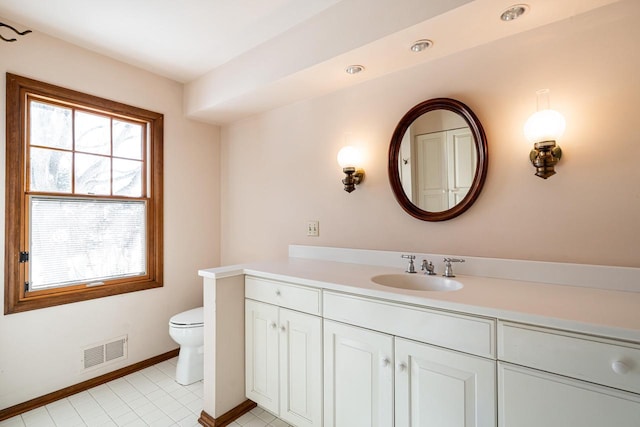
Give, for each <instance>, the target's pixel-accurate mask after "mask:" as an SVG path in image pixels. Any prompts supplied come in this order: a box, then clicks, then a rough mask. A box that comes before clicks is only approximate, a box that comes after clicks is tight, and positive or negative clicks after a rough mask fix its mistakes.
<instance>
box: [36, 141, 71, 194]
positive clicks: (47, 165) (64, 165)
mask: <svg viewBox="0 0 640 427" xmlns="http://www.w3.org/2000/svg"><path fill="white" fill-rule="evenodd" d="M29 153H30V155H29V166H30V168H31V171H30V174H29V188H30V190H31V191H46V192H53V193H70V192H71V152H69V151H59V150H48V149H46V148H36V147H31V148H30V149H29Z"/></svg>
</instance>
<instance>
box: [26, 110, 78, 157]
mask: <svg viewBox="0 0 640 427" xmlns="http://www.w3.org/2000/svg"><path fill="white" fill-rule="evenodd" d="M29 106H30V108H31V110H30V113H31V115H30V116H29V123H30V127H29V138H30V143H31V145H41V146H43V147H55V148H64V149H67V150H70V149H71V138H72V136H71V109H69V108H63V107H58V106H57V105H51V104H44V103H42V102H36V101H31V103H30V104H29Z"/></svg>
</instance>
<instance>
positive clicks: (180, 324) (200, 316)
mask: <svg viewBox="0 0 640 427" xmlns="http://www.w3.org/2000/svg"><path fill="white" fill-rule="evenodd" d="M203 325H204V308H203V307H198V308H194V309H192V310H187V311H184V312H182V313H178V314H176V315H175V316H173V317H172V318H171V319H170V320H169V326H170V327H172V328H180V329H181V328H199V327H202V326H203Z"/></svg>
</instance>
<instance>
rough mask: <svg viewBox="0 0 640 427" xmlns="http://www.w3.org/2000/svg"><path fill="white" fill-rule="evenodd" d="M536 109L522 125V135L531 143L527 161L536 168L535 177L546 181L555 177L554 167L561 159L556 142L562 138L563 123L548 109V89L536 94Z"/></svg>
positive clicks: (560, 151) (558, 116)
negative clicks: (531, 148)
mask: <svg viewBox="0 0 640 427" xmlns="http://www.w3.org/2000/svg"><path fill="white" fill-rule="evenodd" d="M536 97H537V103H538V108H537V110H538V111H537V112H535V113H534V114H533V115H531V117H529V119H528V120H527V122H526V123H525V125H524V135H525V137H526V138H527V140H529V142H531V143H533V144H534V145H533V150H531V152H530V153H529V159H530V160H531V163H532V164H533V166H534V167H535V168H536V176H539V177H540V178H544V179H547V178H549V177H550V176H552V175H555V173H556V171H555V170H554V168H555V165H556V164H557V163H558V161H559V160H560V158H561V157H562V149H561V148H560V147H559V146H558V145H556V140H557V139H558V138H559V137H560V136H562V134H563V133H564V129H565V126H566V124H565V121H564V117H562V114H560V113H558V112H557V111H554V110H551V109H550V108H549V89H543V90H539V91H537V92H536Z"/></svg>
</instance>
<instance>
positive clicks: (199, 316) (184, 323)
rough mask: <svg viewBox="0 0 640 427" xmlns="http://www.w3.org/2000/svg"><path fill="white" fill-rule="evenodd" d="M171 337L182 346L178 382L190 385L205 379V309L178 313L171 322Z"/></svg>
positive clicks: (177, 368)
mask: <svg viewBox="0 0 640 427" xmlns="http://www.w3.org/2000/svg"><path fill="white" fill-rule="evenodd" d="M169 335H171V338H173V340H174V341H175V342H177V343H178V344H180V354H179V356H178V366H177V367H176V381H177V382H178V383H180V384H182V385H188V384H192V383H195V382H197V381H200V380H202V378H203V377H204V312H203V307H199V308H194V309H193V310H187V311H184V312H182V313H178V314H176V315H175V316H173V317H172V318H171V319H170V320H169Z"/></svg>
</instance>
